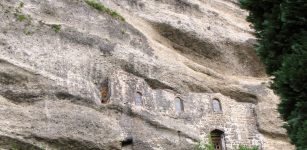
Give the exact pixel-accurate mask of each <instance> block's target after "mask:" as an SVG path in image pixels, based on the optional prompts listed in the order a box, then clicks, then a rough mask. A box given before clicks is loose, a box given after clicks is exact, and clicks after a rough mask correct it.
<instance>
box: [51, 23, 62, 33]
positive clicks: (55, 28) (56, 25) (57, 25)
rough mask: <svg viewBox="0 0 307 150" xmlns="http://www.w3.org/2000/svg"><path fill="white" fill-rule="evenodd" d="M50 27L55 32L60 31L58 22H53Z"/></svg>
mask: <svg viewBox="0 0 307 150" xmlns="http://www.w3.org/2000/svg"><path fill="white" fill-rule="evenodd" d="M51 27H52V29H53V30H54V32H56V33H58V32H60V31H61V25H59V24H53V25H51Z"/></svg>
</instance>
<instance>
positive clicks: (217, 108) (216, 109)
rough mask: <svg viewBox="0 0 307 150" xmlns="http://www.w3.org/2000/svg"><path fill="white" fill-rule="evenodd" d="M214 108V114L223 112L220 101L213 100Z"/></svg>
mask: <svg viewBox="0 0 307 150" xmlns="http://www.w3.org/2000/svg"><path fill="white" fill-rule="evenodd" d="M212 108H213V111H214V112H222V106H221V103H220V101H219V100H217V99H213V100H212Z"/></svg>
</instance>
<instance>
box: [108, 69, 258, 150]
mask: <svg viewBox="0 0 307 150" xmlns="http://www.w3.org/2000/svg"><path fill="white" fill-rule="evenodd" d="M109 82H110V89H111V92H110V94H111V97H110V101H109V103H108V104H107V105H111V104H113V105H121V106H123V108H126V109H127V110H126V111H131V113H132V114H137V115H139V116H141V118H146V117H150V119H149V120H152V121H156V123H157V124H158V126H161V127H163V128H167V129H169V130H174V131H177V133H178V135H179V136H180V134H181V135H182V136H183V137H185V140H189V139H190V140H192V141H204V142H208V136H209V134H210V132H211V131H213V130H215V129H218V130H221V131H223V132H224V135H225V143H226V148H227V149H228V150H230V149H234V148H236V147H238V146H239V145H247V146H252V145H253V146H259V147H260V148H261V147H262V135H261V134H260V133H259V132H258V130H257V122H256V118H255V117H256V114H255V110H254V109H255V104H253V103H243V102H237V101H236V100H234V99H231V98H229V97H226V96H223V95H222V94H219V93H185V94H179V93H176V92H174V91H171V90H165V89H152V88H151V87H150V86H149V85H148V84H147V83H146V82H145V81H144V80H143V79H141V78H139V77H136V76H134V75H130V74H127V73H124V72H120V71H119V72H115V73H114V75H113V76H112V77H110V80H109ZM137 92H140V93H141V94H142V101H143V105H142V106H137V105H136V104H135V97H136V93H137ZM176 97H179V98H180V99H182V100H183V102H184V112H181V113H178V112H176V110H175V101H174V99H175V98H176ZM213 99H218V100H219V101H220V103H221V106H222V112H214V111H213V109H212V100H213ZM124 124H125V123H124ZM127 124H128V123H127ZM131 126H139V125H134V124H133V123H132V124H131V123H130V125H128V126H127V127H124V128H126V130H130V131H129V134H132V135H130V136H132V137H133V138H138V137H137V136H138V135H137V134H133V133H135V132H133V131H131V130H133V127H131ZM195 129H196V130H195ZM137 130H138V129H137Z"/></svg>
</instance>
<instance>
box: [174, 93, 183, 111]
mask: <svg viewBox="0 0 307 150" xmlns="http://www.w3.org/2000/svg"><path fill="white" fill-rule="evenodd" d="M175 110H176V112H178V113H180V112H183V111H184V104H183V100H182V99H181V98H179V97H176V98H175Z"/></svg>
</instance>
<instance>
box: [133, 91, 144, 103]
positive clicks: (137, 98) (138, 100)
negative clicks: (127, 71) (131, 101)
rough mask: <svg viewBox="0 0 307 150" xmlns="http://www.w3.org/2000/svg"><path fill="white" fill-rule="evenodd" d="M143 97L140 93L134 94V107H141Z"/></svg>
mask: <svg viewBox="0 0 307 150" xmlns="http://www.w3.org/2000/svg"><path fill="white" fill-rule="evenodd" d="M142 98H143V95H142V93H141V92H136V94H135V105H136V106H142V105H143V99H142Z"/></svg>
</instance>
